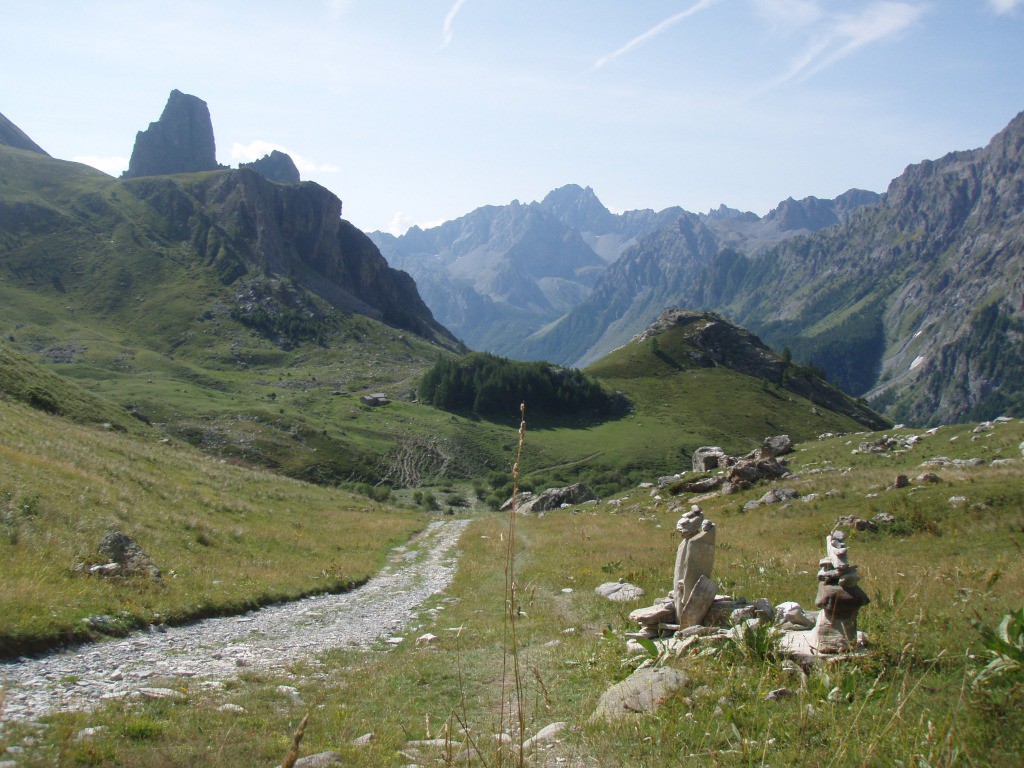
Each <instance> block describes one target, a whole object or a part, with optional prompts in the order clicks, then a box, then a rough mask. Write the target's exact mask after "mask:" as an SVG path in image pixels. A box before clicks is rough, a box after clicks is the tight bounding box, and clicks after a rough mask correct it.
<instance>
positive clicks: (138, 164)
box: [124, 90, 221, 178]
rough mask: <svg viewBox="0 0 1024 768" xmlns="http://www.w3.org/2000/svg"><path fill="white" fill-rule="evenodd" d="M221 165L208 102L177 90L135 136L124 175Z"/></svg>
mask: <svg viewBox="0 0 1024 768" xmlns="http://www.w3.org/2000/svg"><path fill="white" fill-rule="evenodd" d="M220 167H221V166H219V165H218V164H217V147H216V144H215V142H214V139H213V122H212V121H211V119H210V109H209V107H207V106H206V102H205V101H203V100H202V99H200V98H198V97H196V96H191V95H189V94H187V93H182V92H181V91H179V90H173V91H171V95H170V97H169V98H168V99H167V105H166V106H165V107H164V111H163V112H162V113H161V115H160V119H159V120H158V121H157V122H155V123H150V124H149V128H147V129H146V130H144V131H139V132H138V134H137V135H136V136H135V146H134V147H133V149H132V156H131V159H130V160H129V161H128V170H127V171H125V173H124V178H137V177H139V176H161V175H164V174H171V173H196V172H197V171H214V170H217V169H218V168H220Z"/></svg>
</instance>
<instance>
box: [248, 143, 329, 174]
mask: <svg viewBox="0 0 1024 768" xmlns="http://www.w3.org/2000/svg"><path fill="white" fill-rule="evenodd" d="M275 149H276V150H277V151H278V152H284V153H285V154H286V155H288V156H289V157H291V159H292V162H293V163H295V167H296V168H298V169H299V173H300V174H302V175H303V176H305V175H306V174H310V173H338V172H339V171H340V170H341V169H340V168H338V166H336V165H331V164H330V163H315V162H313V161H312V160H310V159H308V158H305V157H303V156H302V155H300V154H297V153H295V152H292V151H291V150H290V149H288V148H287V147H285V146H282V145H281V144H274V143H273V142H270V141H264V140H263V139H255V140H253V141H250V142H249V143H248V144H242V143H241V142H238V141H236V142H235V143H234V144H232V145H231V164H232V165H238V164H239V163H251V162H252V161H253V160H259V159H260V158H261V157H263V156H264V155H269V154H270V153H271V152H273V151H274V150H275Z"/></svg>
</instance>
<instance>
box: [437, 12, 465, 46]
mask: <svg viewBox="0 0 1024 768" xmlns="http://www.w3.org/2000/svg"><path fill="white" fill-rule="evenodd" d="M465 2H466V0H455V5H453V6H452V7H451V10H450V11H448V15H447V16H445V17H444V26H443V27H442V28H441V35H442V37H443V40H444V41H443V42H442V43H441V47H442V48H447V47H448V46H449V45H451V42H452V37H453V35H454V33H453V32H452V22H454V21H455V17H456V16H457V15H458V13H459V10H460V9H461V8H462V6H463V5H464V4H465Z"/></svg>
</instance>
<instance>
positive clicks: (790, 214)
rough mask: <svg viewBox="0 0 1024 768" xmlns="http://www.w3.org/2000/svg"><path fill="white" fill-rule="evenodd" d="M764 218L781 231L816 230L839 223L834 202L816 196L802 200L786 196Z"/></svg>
mask: <svg viewBox="0 0 1024 768" xmlns="http://www.w3.org/2000/svg"><path fill="white" fill-rule="evenodd" d="M764 218H765V221H766V222H771V223H773V224H775V225H776V226H777V227H778V228H779V230H780V231H782V232H789V231H792V230H794V229H806V230H808V231H810V232H817V231H818V230H819V229H824V228H825V227H830V226H832V225H833V224H838V223H839V217H838V216H836V211H835V205H834V203H833V202H832V201H831V200H821V199H819V198H817V197H805V198H804V199H803V200H794V199H793V198H792V197H789V198H786V199H785V200H783V201H782V202H781V203H779V205H778V207H776V208H773V209H772V210H771V211H769V212H768V215H767V216H765V217H764Z"/></svg>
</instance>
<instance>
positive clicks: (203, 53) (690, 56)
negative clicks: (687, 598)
mask: <svg viewBox="0 0 1024 768" xmlns="http://www.w3.org/2000/svg"><path fill="white" fill-rule="evenodd" d="M0 64H2V66H0V112H2V113H3V114H4V115H6V116H7V117H8V118H9V119H10V120H11V121H13V122H14V123H15V124H17V125H18V126H19V127H20V128H22V130H24V131H25V132H26V133H27V134H28V135H29V136H31V137H32V138H33V139H34V140H35V141H36V142H37V143H39V144H40V145H41V146H42V147H43V148H44V149H46V150H47V151H48V152H49V153H50V154H51V155H53V156H55V157H59V158H61V159H65V160H75V161H78V162H84V163H88V164H90V165H94V166H95V167H97V168H100V169H101V170H104V171H106V172H108V173H111V174H114V175H117V174H119V173H120V172H121V171H122V170H124V169H125V168H127V165H128V158H129V156H130V154H131V149H132V145H133V142H134V140H135V134H136V132H137V131H139V130H143V129H145V128H146V127H147V126H148V125H149V123H150V122H152V121H155V120H157V119H158V118H159V116H160V113H161V111H162V110H163V106H164V104H165V103H166V101H167V97H168V94H169V93H170V91H171V90H172V89H175V88H177V89H178V90H181V91H184V92H185V93H190V94H194V95H196V96H198V97H200V98H201V99H203V100H204V101H206V102H207V104H208V105H209V108H210V112H211V116H212V119H213V127H214V133H215V136H216V141H217V156H218V160H219V161H220V162H221V163H223V164H226V165H232V166H235V165H237V164H238V163H239V162H246V161H251V160H254V159H256V158H257V157H260V156H262V155H264V154H266V153H268V152H269V151H270V150H272V149H280V150H282V151H285V152H288V153H289V154H290V155H291V156H292V158H293V159H294V160H295V162H296V164H297V165H298V167H299V170H300V172H301V174H302V177H303V179H304V180H311V181H316V182H317V183H319V184H322V185H323V186H325V187H327V188H328V189H330V190H331V191H333V192H334V193H336V194H337V195H338V196H339V197H340V198H341V199H342V200H343V204H344V208H343V212H344V216H345V218H347V219H349V220H350V221H352V222H353V223H354V224H355V225H356V226H358V227H360V228H361V229H364V230H366V231H371V230H377V229H379V230H384V231H390V232H392V233H395V234H399V233H401V232H403V231H405V230H406V229H407V228H408V227H409V226H411V225H413V224H416V225H419V226H422V227H427V226H433V225H436V224H439V223H441V222H443V221H446V220H449V219H453V218H457V217H458V216H461V215H463V214H465V213H468V212H469V211H471V210H473V209H475V208H478V207H480V206H482V205H504V204H506V203H509V202H511V201H512V200H513V199H518V200H520V201H522V202H530V201H533V200H540V199H542V198H543V197H544V195H546V194H547V192H549V191H550V190H552V189H555V188H557V187H560V186H563V185H565V184H580V185H581V186H591V187H593V189H594V191H595V192H596V193H597V195H598V197H599V198H600V199H601V200H602V202H604V203H605V205H607V206H608V207H609V208H610V209H611V210H613V211H616V212H621V211H624V210H630V209H636V208H654V209H657V210H660V209H662V208H666V207H668V206H672V205H680V206H682V207H684V208H686V209H687V210H690V211H695V212H701V211H707V210H709V209H711V208H717V207H718V205H719V204H721V203H724V204H726V205H728V206H730V207H733V208H739V209H742V210H751V211H754V212H755V213H758V214H761V215H763V214H765V213H767V212H768V211H769V210H770V209H771V208H773V207H775V205H776V204H777V203H778V202H779V201H781V200H783V199H785V198H787V197H790V196H792V197H795V198H802V197H806V196H809V195H814V196H817V197H823V198H831V197H835V196H836V195H839V194H841V193H842V192H844V191H846V190H847V189H850V188H853V187H859V188H864V189H871V190H874V191H879V192H881V191H884V190H885V188H886V187H887V186H888V183H889V181H890V180H892V179H893V178H894V177H896V176H898V175H899V174H900V173H902V171H903V170H904V168H905V167H906V166H907V165H909V164H912V163H916V162H920V161H921V160H924V159H932V158H937V157H940V156H942V155H944V154H946V153H947V152H950V151H954V150H962V149H971V148H974V147H979V146H983V145H985V144H986V143H987V142H988V140H989V139H990V138H991V137H992V136H993V135H994V134H995V133H997V132H998V131H999V130H1001V129H1002V128H1003V127H1004V126H1005V125H1006V123H1008V122H1009V121H1010V120H1011V119H1012V118H1013V117H1014V116H1015V115H1016V114H1017V113H1018V112H1020V111H1021V110H1024V0H644V2H635V1H634V2H628V1H627V0H618V1H615V2H613V1H612V0H542V1H536V0H518V1H517V2H507V1H502V0H294V2H290V3H282V2H277V1H276V0H246V1H245V2H234V1H233V0H218V2H193V1H192V0H176V1H175V2H174V3H166V2H153V1H151V0H123V1H114V0H91V1H90V2H87V3H86V2H70V1H68V2H62V1H60V0H54V1H53V2H48V3H24V2H14V1H13V0H0Z"/></svg>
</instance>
